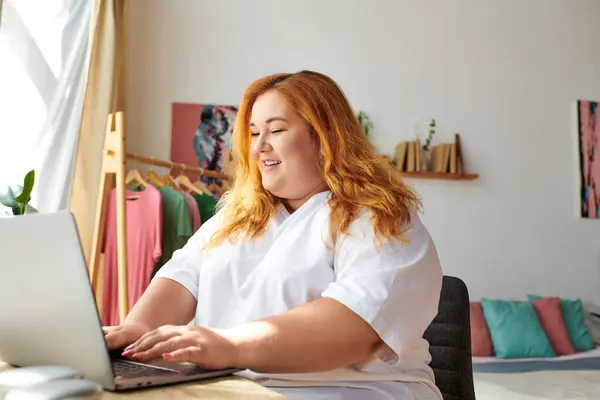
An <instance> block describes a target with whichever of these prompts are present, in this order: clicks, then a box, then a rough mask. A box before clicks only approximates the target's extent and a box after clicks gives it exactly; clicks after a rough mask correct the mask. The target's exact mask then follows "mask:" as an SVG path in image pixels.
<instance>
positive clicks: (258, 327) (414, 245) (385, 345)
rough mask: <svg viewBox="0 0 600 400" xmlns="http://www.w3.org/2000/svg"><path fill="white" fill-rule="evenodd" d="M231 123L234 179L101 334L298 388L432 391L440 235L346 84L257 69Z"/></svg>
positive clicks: (381, 393)
mask: <svg viewBox="0 0 600 400" xmlns="http://www.w3.org/2000/svg"><path fill="white" fill-rule="evenodd" d="M234 132H235V133H234V135H235V136H234V140H233V143H234V154H235V156H234V157H235V158H236V160H237V163H238V165H237V176H236V180H235V184H234V187H233V188H232V190H231V191H230V192H229V193H228V194H227V195H226V196H225V197H224V198H223V201H222V203H221V204H222V207H221V208H220V210H219V211H218V213H217V214H216V215H215V217H213V218H212V219H211V220H209V221H208V222H206V223H204V224H203V226H202V227H201V228H200V230H199V231H198V232H197V233H196V234H195V235H194V236H193V237H192V238H191V239H190V240H189V242H188V243H187V244H186V246H185V247H184V248H183V249H181V250H179V251H178V252H176V253H175V254H174V255H173V258H172V260H171V261H169V262H168V263H167V264H166V265H165V266H164V267H163V268H162V269H161V270H160V271H159V272H158V273H157V275H156V277H155V278H154V280H153V281H152V283H151V285H150V286H149V287H148V289H147V291H146V292H145V293H144V295H143V296H142V297H141V298H140V300H139V301H138V303H137V304H136V305H135V307H134V308H133V309H132V311H131V313H130V314H129V315H128V317H127V319H126V320H125V322H124V324H123V325H122V326H120V327H116V328H106V330H105V332H106V340H107V342H108V345H109V347H111V348H119V347H123V346H127V347H126V348H125V351H124V353H123V354H124V355H125V356H127V357H132V358H134V359H139V360H148V359H152V358H157V357H162V358H164V359H166V360H168V361H176V362H184V361H185V362H193V363H196V364H198V365H200V366H202V367H205V368H225V367H238V368H243V369H245V371H244V372H242V373H241V375H243V376H246V377H249V378H251V379H255V380H257V381H258V382H259V383H262V384H264V385H267V386H270V387H273V388H274V390H277V391H279V392H281V393H284V394H285V395H287V396H289V397H290V398H292V399H300V398H302V399H304V398H306V399H320V398H327V399H361V400H369V399H418V400H434V399H435V400H439V399H441V394H440V392H439V390H438V389H437V387H436V386H435V384H434V377H433V373H432V370H431V369H430V367H429V365H428V363H429V361H430V354H429V348H428V343H427V341H425V340H424V339H423V332H424V331H425V329H426V328H427V326H428V325H429V324H430V323H431V321H432V320H433V318H434V317H435V315H436V313H437V307H438V301H439V295H440V290H441V283H442V271H441V267H440V263H439V260H438V256H437V253H436V250H435V246H434V244H433V242H432V240H431V238H430V236H429V234H428V232H427V230H426V229H425V227H424V226H423V225H422V223H421V222H420V220H419V218H418V216H417V214H416V212H417V210H418V208H419V200H418V198H417V196H416V195H415V193H414V192H413V191H411V190H410V189H409V188H408V187H407V186H406V185H405V184H404V183H403V182H402V180H401V178H400V176H399V174H398V172H397V171H396V170H394V169H393V168H392V167H391V166H390V165H389V164H388V163H387V162H386V161H385V160H384V159H383V158H381V157H379V156H378V155H377V154H376V152H375V150H374V149H373V147H372V146H371V145H370V144H369V142H368V141H367V138H366V137H365V135H364V133H363V132H362V131H361V128H360V125H359V123H358V121H357V119H356V117H355V116H354V114H353V111H352V109H351V107H350V105H349V104H348V101H347V99H346V98H345V96H344V94H343V93H342V91H341V90H340V88H339V87H338V86H337V85H336V83H335V82H334V81H333V80H331V79H330V78H329V77H327V76H324V75H322V74H319V73H316V72H311V71H301V72H298V73H295V74H276V75H271V76H267V77H264V78H262V79H259V80H257V81H256V82H254V83H252V84H251V85H250V86H249V87H248V89H247V90H246V92H245V93H244V96H243V98H242V101H241V105H240V109H239V112H238V117H237V120H236V126H235V131H234ZM192 320H194V324H189V325H188V323H189V322H190V321H192ZM303 396H304V397H303Z"/></svg>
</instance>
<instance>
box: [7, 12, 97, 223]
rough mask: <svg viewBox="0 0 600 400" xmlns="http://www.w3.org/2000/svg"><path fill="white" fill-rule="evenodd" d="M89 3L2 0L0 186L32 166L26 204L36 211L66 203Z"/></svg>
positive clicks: (85, 55)
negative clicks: (32, 184) (33, 174)
mask: <svg viewBox="0 0 600 400" xmlns="http://www.w3.org/2000/svg"><path fill="white" fill-rule="evenodd" d="M0 1H1V0H0ZM92 3H93V0H41V1H40V0H4V3H3V9H2V13H1V15H2V22H1V23H0V185H6V184H8V183H12V182H20V181H21V180H22V178H23V177H24V176H25V173H26V172H27V171H29V170H31V169H35V171H36V183H35V188H34V192H33V194H32V201H31V204H32V205H33V206H34V207H35V208H37V209H38V210H39V211H40V212H51V211H56V210H61V209H66V208H67V206H68V204H67V203H68V195H69V184H70V181H71V174H72V165H73V158H74V151H75V145H76V143H77V135H78V133H79V126H80V121H81V113H82V107H83V99H84V95H85V87H86V82H87V73H88V66H89V51H88V47H89V41H90V40H89V37H90V18H91V14H92V11H91V10H92V9H91V7H92Z"/></svg>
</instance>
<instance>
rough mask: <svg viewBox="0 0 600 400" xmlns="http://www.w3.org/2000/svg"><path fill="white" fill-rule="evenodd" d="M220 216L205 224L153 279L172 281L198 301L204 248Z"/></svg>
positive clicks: (174, 253)
mask: <svg viewBox="0 0 600 400" xmlns="http://www.w3.org/2000/svg"><path fill="white" fill-rule="evenodd" d="M220 216H221V215H220V213H217V214H216V215H215V216H213V217H212V218H211V219H210V220H208V221H206V222H205V223H203V224H202V226H200V229H198V230H197V231H196V232H195V233H194V234H193V235H192V237H191V238H190V239H189V240H188V241H187V243H186V244H185V245H184V246H183V247H182V248H181V249H179V250H176V251H175V252H173V256H172V257H171V259H170V260H169V261H167V262H166V263H165V265H163V266H162V267H161V268H160V269H159V270H158V272H157V273H156V274H155V275H154V278H153V279H156V278H168V279H171V280H173V281H175V282H177V283H179V284H180V285H182V286H183V287H185V288H186V289H187V290H189V292H190V293H191V294H192V295H193V296H194V297H195V298H196V300H198V284H199V281H200V268H201V265H202V248H203V247H204V245H205V243H206V241H207V240H208V239H209V238H210V237H211V236H212V234H213V233H214V232H215V231H216V228H217V225H218V220H219V218H220Z"/></svg>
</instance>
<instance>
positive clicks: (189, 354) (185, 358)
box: [163, 346, 201, 364]
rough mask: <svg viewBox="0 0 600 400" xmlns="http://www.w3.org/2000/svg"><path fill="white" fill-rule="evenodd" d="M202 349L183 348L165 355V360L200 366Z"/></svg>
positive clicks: (194, 347)
mask: <svg viewBox="0 0 600 400" xmlns="http://www.w3.org/2000/svg"><path fill="white" fill-rule="evenodd" d="M200 352H201V350H200V348H199V347H196V346H188V347H183V348H180V349H177V350H174V351H171V352H169V353H165V354H164V355H163V358H164V359H165V360H167V361H171V362H191V363H195V364H199V361H200V359H201V358H200Z"/></svg>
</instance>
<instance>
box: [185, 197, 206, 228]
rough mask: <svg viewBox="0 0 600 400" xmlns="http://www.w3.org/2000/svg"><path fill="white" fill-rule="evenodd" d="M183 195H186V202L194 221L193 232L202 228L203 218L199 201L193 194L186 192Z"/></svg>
mask: <svg viewBox="0 0 600 400" xmlns="http://www.w3.org/2000/svg"><path fill="white" fill-rule="evenodd" d="M183 197H185V202H186V203H187V205H188V208H189V209H190V218H191V221H192V233H194V232H196V231H197V230H198V229H200V225H202V220H201V219H200V209H199V208H198V203H197V202H196V199H194V196H192V195H191V194H189V193H187V192H184V193H183Z"/></svg>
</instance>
